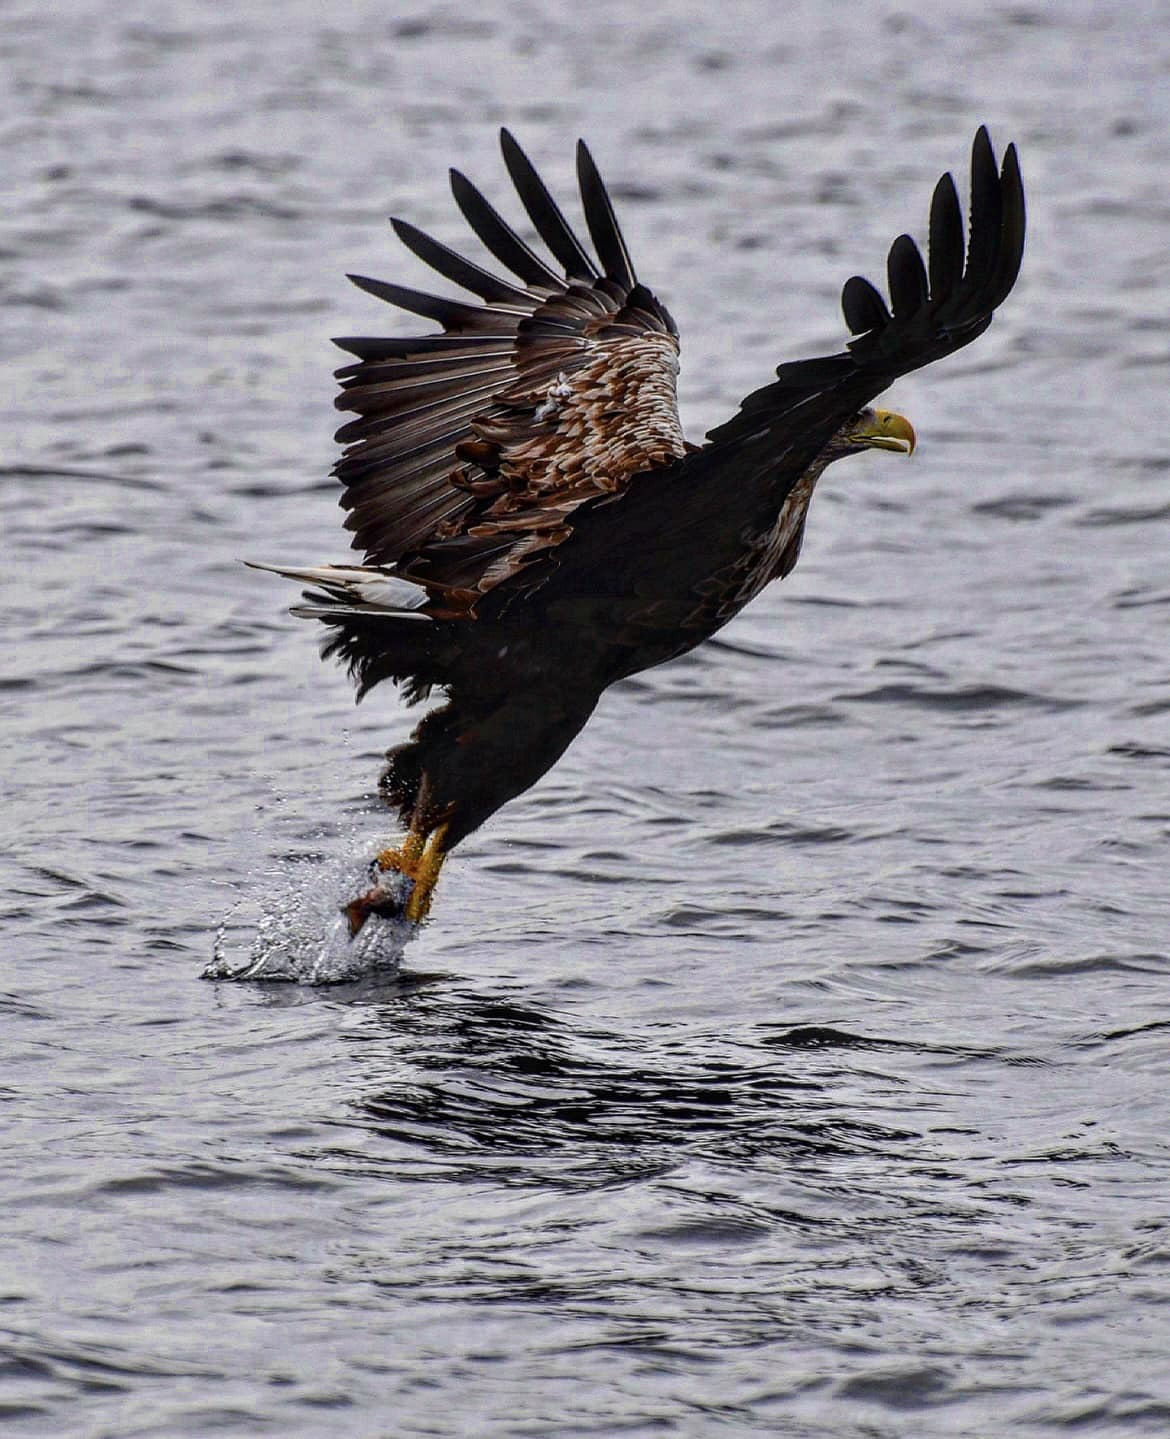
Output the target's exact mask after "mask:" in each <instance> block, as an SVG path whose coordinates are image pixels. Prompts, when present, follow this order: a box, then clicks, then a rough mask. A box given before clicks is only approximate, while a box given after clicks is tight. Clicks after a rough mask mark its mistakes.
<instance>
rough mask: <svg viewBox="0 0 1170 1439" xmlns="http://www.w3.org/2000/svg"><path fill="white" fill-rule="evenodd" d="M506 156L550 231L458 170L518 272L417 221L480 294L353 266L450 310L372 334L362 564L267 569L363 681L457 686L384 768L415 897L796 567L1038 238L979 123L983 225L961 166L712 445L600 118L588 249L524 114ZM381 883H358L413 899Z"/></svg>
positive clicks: (440, 262)
mask: <svg viewBox="0 0 1170 1439" xmlns="http://www.w3.org/2000/svg"><path fill="white" fill-rule="evenodd" d="M500 140H501V146H502V149H503V156H504V164H505V165H506V167H507V170H508V174H509V176H510V177H511V180H512V183H513V185H514V186H515V188H516V191H517V193H518V195H519V198H520V201H521V203H522V204H523V207H524V209H525V211H526V212H527V214H528V218H529V220H530V221H531V222H532V225H533V227H534V228H535V230H536V233H537V234H538V235H539V237H540V240H541V241H543V243H544V245H545V246H546V247H547V252H548V253H547V254H542V253H540V252H539V251H538V249H536V248H534V247H533V246H532V245H530V244H529V243H528V242H527V241H526V240H524V239H522V238H521V236H520V235H519V234H517V232H516V231H515V230H514V229H513V228H512V226H511V225H510V224H509V223H508V222H507V221H506V220H505V219H504V218H503V217H502V216H501V215H500V214H499V212H498V211H497V210H496V209H495V208H494V207H493V206H492V205H491V204H490V203H489V202H488V201H487V199H485V197H484V196H483V195H482V194H481V192H480V191H479V190H478V189H477V188H476V187H475V186H474V185H473V184H472V183H471V181H470V180H468V179H467V178H466V177H465V176H464V175H462V174H460V173H459V171H457V170H453V171H452V172H451V189H452V191H453V193H454V197H455V202H456V204H457V205H458V206H459V209H460V210H461V211H462V213H463V216H464V218H465V219H466V220H467V223H468V224H469V225H470V227H471V229H472V230H473V231H474V232H475V234H476V235H477V236H478V237H479V239H480V240H481V241H482V242H483V245H484V246H485V248H486V249H487V251H489V252H490V254H491V255H492V256H493V257H494V258H495V260H496V261H498V262H499V265H500V266H501V267H502V269H503V270H505V271H507V272H508V274H507V275H503V274H499V273H496V272H494V271H489V270H485V269H483V268H481V267H480V266H479V265H477V264H474V263H472V262H471V261H470V260H467V259H465V258H463V256H461V255H459V254H457V253H456V252H455V251H454V250H451V249H449V248H448V247H447V246H446V245H444V244H441V243H440V242H439V241H438V240H435V239H433V238H432V237H431V236H430V235H427V234H425V233H424V232H423V231H422V230H419V229H416V228H415V226H413V225H411V224H408V223H407V222H406V221H403V220H393V221H392V222H391V223H392V224H393V226H394V230H395V233H396V234H397V236H398V238H399V239H400V240H401V241H402V243H403V244H404V245H406V247H407V248H408V249H410V250H412V251H413V252H414V254H415V255H417V256H418V257H419V258H420V259H421V260H423V261H425V263H426V264H428V265H430V266H431V267H432V268H433V269H435V270H436V271H437V272H438V273H439V274H440V275H441V276H442V277H443V278H444V279H446V280H449V281H451V282H452V283H453V284H454V285H457V286H460V287H461V288H462V289H463V290H464V291H466V292H468V294H467V296H465V297H464V298H460V299H448V298H445V297H440V296H436V295H430V294H423V293H420V292H419V291H416V290H411V289H406V288H404V287H402V286H401V285H392V284H386V283H384V282H383V281H381V280H371V279H367V278H365V277H364V276H360V275H353V276H351V277H350V278H351V279H352V280H353V282H354V283H355V284H356V285H357V286H358V287H359V288H360V289H362V290H365V291H368V292H369V293H370V294H371V295H373V296H375V297H376V298H377V299H379V300H385V301H386V302H387V303H389V304H391V305H394V306H397V307H398V308H399V309H401V310H406V311H409V312H410V313H411V314H414V315H421V316H423V317H425V318H426V319H428V320H432V321H435V322H437V324H438V325H440V326H441V327H442V333H441V334H438V333H436V334H429V335H425V336H422V337H411V338H402V339H382V338H366V337H360V338H359V337H350V338H345V339H340V340H338V341H337V344H338V345H339V346H340V347H341V348H342V349H343V350H345V351H347V352H348V353H349V354H351V355H352V356H354V362H353V363H352V364H348V365H346V366H345V367H344V368H343V369H341V370H338V372H337V377H338V379H339V380H340V382H341V393H340V394H339V395H338V397H337V402H336V403H337V407H338V408H339V409H341V410H344V411H350V412H352V413H353V415H354V416H355V418H353V419H351V420H350V421H349V422H348V423H347V424H345V425H344V426H343V427H342V428H341V429H340V430H339V431H338V433H337V439H338V440H339V441H340V442H341V443H342V444H343V445H344V449H343V452H342V455H341V458H340V459H339V460H338V462H337V464H336V466H335V470H334V473H335V474H336V477H337V479H338V480H339V481H340V483H341V485H342V491H343V492H342V496H341V505H342V506H343V508H344V509H345V510H346V511H347V512H348V514H347V518H346V521H345V527H346V529H348V530H350V531H352V535H353V539H352V546H353V548H354V549H356V550H358V551H360V553H361V555H362V557H363V559H362V563H361V564H353V565H321V566H316V567H311V568H294V567H289V566H284V565H281V566H261V567H260V568H271V569H274V570H275V571H276V572H277V573H278V574H281V575H285V576H286V577H288V578H290V579H293V580H298V581H301V582H302V583H307V584H309V585H311V586H312V587H313V588H312V589H311V590H310V591H307V592H306V593H305V596H304V603H302V604H299V605H297V606H295V607H294V609H293V611H292V612H293V614H295V615H299V616H303V617H305V618H308V619H314V620H319V621H321V622H322V623H324V624H325V625H326V626H327V627H328V634H327V635H326V637H325V640H324V641H323V644H322V654H323V655H324V656H334V657H336V658H338V659H340V660H341V661H343V662H344V663H345V664H346V665H347V666H348V668H349V673H350V675H351V676H352V678H353V680H354V683H355V685H356V688H357V697H358V699H361V698H362V696H363V695H365V694H366V693H367V692H368V691H369V690H370V689H372V688H373V686H374V685H376V684H380V683H381V682H382V681H383V680H392V681H393V682H394V683H395V684H398V685H401V686H402V687H403V690H404V693H405V697H406V699H407V700H408V701H409V702H411V703H414V702H417V701H420V700H424V699H425V698H426V697H427V696H428V695H429V694H430V693H431V691H432V690H435V689H437V690H439V691H440V692H441V693H442V694H443V696H444V697H445V698H444V703H442V704H441V705H439V706H438V707H437V708H434V709H432V710H431V711H430V712H429V713H428V714H426V716H425V717H424V718H423V720H422V722H421V723H420V724H419V725H418V726H417V728H416V729H415V730H414V732H413V734H412V735H411V737H410V739H409V740H408V741H407V742H406V743H404V744H401V745H399V746H397V748H395V749H393V750H391V751H390V752H389V754H388V756H387V760H388V763H387V766H386V769H385V771H384V773H383V775H382V778H381V785H380V787H381V791H382V794H383V795H384V797H385V799H386V800H387V802H388V803H389V804H390V805H391V806H392V807H393V808H395V809H396V810H397V811H398V813H399V815H400V817H401V819H402V821H403V823H404V825H405V826H406V829H407V834H406V837H405V839H404V841H403V842H402V843H401V845H400V846H399V847H398V848H396V849H391V850H385V851H383V852H382V853H381V854H379V855H378V856H377V858H376V859H375V861H374V864H373V866H372V871H371V874H372V878H373V879H374V880H378V879H379V878H380V877H381V878H383V879H385V878H388V877H389V875H390V873H391V872H397V873H398V874H401V875H405V876H406V877H407V879H408V880H410V881H411V882H412V883H411V885H410V886H409V887H408V888H407V893H408V898H407V899H406V902H405V915H406V917H407V918H408V919H411V920H415V921H417V920H421V919H422V918H424V917H425V916H426V914H427V912H428V909H429V906H430V900H431V892H432V890H433V888H434V885H435V881H436V879H437V878H438V874H439V869H440V867H441V865H442V862H443V859H444V857H445V856H446V855H447V854H448V853H449V852H450V851H451V850H452V849H453V848H454V847H455V846H456V845H457V844H458V843H459V842H460V840H462V839H464V838H465V837H466V836H467V835H469V834H470V833H471V832H472V831H473V830H475V829H477V828H478V827H479V826H480V825H481V824H483V822H484V821H485V820H486V819H487V818H488V817H489V816H490V815H492V814H494V813H495V811H496V810H497V809H499V808H500V806H501V805H503V804H506V803H507V802H508V800H510V799H514V798H515V797H516V796H517V795H518V794H521V793H523V791H524V790H526V789H528V787H529V786H530V785H532V784H535V782H536V781H537V780H538V779H539V778H540V777H541V776H542V775H543V774H544V773H545V772H546V771H547V770H548V769H549V768H551V766H552V765H554V764H555V763H556V762H557V760H558V759H559V758H560V757H561V755H562V754H563V753H564V751H565V749H566V748H567V747H568V745H569V744H570V743H571V742H572V740H573V738H574V737H575V736H576V735H577V734H578V733H579V732H580V730H581V728H582V727H583V726H584V725H585V723H586V721H587V720H588V719H589V716H590V715H591V714H592V713H593V709H594V707H595V706H596V704H597V701H598V699H599V698H600V696H601V694H602V693H603V691H605V690H606V689H607V688H608V687H609V686H610V685H612V684H614V683H615V682H616V681H618V680H620V679H624V678H626V677H627V676H629V675H633V674H637V673H638V672H639V671H640V670H645V669H649V668H650V667H651V666H652V665H659V664H662V663H664V662H665V661H666V660H670V659H674V658H676V657H677V656H678V655H681V654H685V653H686V652H687V651H688V650H690V649H692V648H693V647H694V646H695V645H697V644H699V643H700V641H702V640H705V639H706V638H707V637H708V636H709V635H712V634H714V633H715V631H716V630H718V629H719V628H720V627H721V626H722V625H725V624H726V623H727V621H728V620H730V619H731V618H732V616H733V615H735V614H736V613H737V612H738V611H739V610H740V609H742V608H743V606H744V605H746V604H747V603H748V601H749V600H751V599H753V598H754V597H755V596H756V595H758V594H759V592H760V591H761V590H762V589H763V588H764V586H765V585H766V584H768V583H769V582H770V581H771V580H777V579H783V577H784V576H785V575H787V574H788V573H789V571H790V570H791V569H792V567H793V566H794V565H795V564H796V561H797V558H798V557H799V555H800V547H801V541H802V539H803V535H804V525H805V518H806V516H807V513H808V507H809V501H810V500H811V499H812V494H813V490H814V489H815V487H816V484H817V481H818V480H819V479H820V477H821V474H822V472H823V471H824V470H825V468H826V466H828V465H830V464H832V463H834V461H836V460H840V459H844V458H845V456H846V455H852V454H858V453H860V452H861V451H863V450H871V449H877V450H889V451H893V452H897V453H902V454H908V453H910V452H911V451H912V450H913V449H914V443H915V438H914V431H913V429H912V428H911V426H910V423H909V421H908V420H906V419H905V418H904V417H903V416H901V415H897V414H892V413H890V412H888V411H884V410H877V409H872V408H870V402H871V401H872V400H874V399H875V398H876V397H877V396H878V395H880V394H881V393H882V391H883V390H885V389H886V388H887V387H888V386H889V385H890V384H891V382H892V381H894V380H896V379H897V378H898V376H899V375H904V374H907V373H908V372H909V371H911V370H916V369H919V368H920V367H921V366H923V365H928V364H930V363H931V362H932V361H934V360H939V359H942V358H943V356H945V355H949V354H951V353H952V352H953V351H955V350H958V349H961V348H962V347H963V346H964V345H969V344H970V343H971V341H972V340H974V339H975V338H976V337H977V336H979V335H981V334H982V333H983V331H984V330H985V329H986V328H987V327H988V325H989V324H990V323H991V317H992V313H993V311H994V310H995V309H996V307H997V306H998V305H999V304H1000V303H1001V302H1002V301H1003V299H1004V298H1005V296H1006V295H1007V294H1008V292H1009V291H1010V290H1011V288H1012V286H1013V284H1014V283H1015V280H1016V276H1017V274H1018V272H1019V267H1020V260H1021V256H1022V253H1023V246H1024V194H1023V187H1022V185H1021V181H1020V170H1019V164H1018V162H1017V159H1016V152H1015V147H1014V146H1009V147H1008V149H1007V151H1006V153H1005V155H1004V158H1003V164H1002V166H998V165H997V164H996V160H995V156H994V153H993V151H992V146H991V142H990V140H989V138H988V135H987V131H986V129H984V128H981V129H980V130H979V131H978V133H977V134H976V136H975V142H974V145H973V148H972V152H971V200H970V206H969V216H968V228H967V232H966V234H964V227H963V219H962V215H961V212H960V207H959V198H958V195H957V193H956V189H955V183H954V180H953V179H952V178H951V176H950V175H949V174H946V175H943V177H942V178H941V179H940V180H939V182H938V184H937V186H936V187H935V191H934V197H933V200H932V202H931V207H930V239H929V246H928V259H927V260H926V262H925V263H924V261H923V258H922V255H921V253H920V251H919V249H918V247H917V245H916V244H915V243H914V241H913V240H912V239H911V238H910V237H909V235H900V236H899V237H898V238H897V239H896V240H895V241H894V243H893V245H892V246H891V247H890V251H889V260H888V281H889V302H888V303H887V301H886V299H885V298H883V296H882V295H881V293H880V292H879V291H878V290H877V289H876V288H875V287H874V286H873V285H872V284H870V283H869V281H868V280H864V279H862V278H860V277H859V276H854V277H853V278H852V279H850V280H847V281H846V283H845V287H844V290H843V291H842V295H841V304H842V308H843V310H844V315H845V322H846V324H847V325H848V327H849V330H850V332H851V334H852V336H853V338H852V339H850V340H849V341H848V343H847V345H846V348H845V349H844V350H842V351H841V352H840V353H838V354H833V355H825V356H817V357H816V358H813V359H804V360H794V361H790V362H788V363H785V364H782V365H781V366H780V367H779V369H778V370H777V371H776V378H775V380H773V381H772V383H771V384H768V385H765V386H764V387H763V388H762V389H759V390H756V391H754V392H753V393H752V394H750V395H748V396H747V398H746V399H745V400H744V401H743V402H742V404H741V405H740V408H739V411H738V413H737V414H735V415H734V416H733V417H732V418H731V419H730V420H728V421H727V422H726V423H725V424H722V425H719V426H718V427H717V428H715V429H713V430H711V431H710V432H709V433H708V435H707V437H706V443H705V444H702V445H694V444H690V443H688V442H687V441H686V440H685V439H684V438H683V432H682V428H681V426H680V424H679V418H678V407H677V399H676V379H677V375H678V368H679V358H678V357H679V345H678V331H677V329H676V328H675V324H674V321H673V320H672V319H671V316H670V313H669V311H668V310H667V309H666V307H665V306H664V305H663V304H662V302H661V301H660V300H659V299H658V298H657V296H656V295H655V294H654V293H653V292H652V291H651V290H649V289H648V288H647V287H646V286H645V285H644V284H642V283H641V282H640V281H639V280H638V279H637V277H636V275H635V273H634V267H633V263H632V261H631V259H630V254H629V251H628V250H627V248H626V243H625V240H624V239H623V238H622V232H621V230H620V229H619V228H618V223H617V219H616V216H615V215H614V210H613V205H612V204H611V202H610V198H609V195H608V194H607V192H606V189H605V186H604V185H603V183H602V180H601V177H600V175H599V174H598V172H597V167H596V166H595V165H594V162H593V158H592V156H591V155H590V153H589V150H588V149H587V148H586V146H585V144H584V143H583V142H579V143H578V145H577V176H578V181H579V184H580V190H581V201H582V206H583V209H584V214H585V222H586V225H587V227H588V231H589V238H590V240H591V241H592V247H593V253H591V252H590V250H589V248H588V247H587V246H586V245H585V244H584V243H583V242H582V240H581V239H580V238H579V237H578V235H576V234H575V233H574V231H573V230H572V228H571V227H570V226H569V224H568V222H567V221H566V219H565V217H564V215H563V214H562V213H561V210H560V208H559V207H558V205H557V203H556V201H555V200H554V199H553V197H552V195H551V194H550V193H549V191H548V189H547V188H546V186H545V185H544V182H543V181H542V180H541V179H540V177H539V175H538V174H537V172H536V170H535V169H534V168H533V165H532V163H531V161H530V160H529V159H528V157H527V156H526V155H525V153H524V151H523V150H522V149H521V148H520V146H519V145H518V144H517V143H516V141H515V139H513V137H512V136H511V135H510V134H509V133H508V131H507V130H504V131H503V132H502V133H501V136H500ZM403 889H404V886H402V885H401V883H399V885H398V887H397V890H396V891H392V890H391V889H383V888H381V887H380V886H379V884H378V883H375V884H374V886H373V887H372V888H371V889H370V890H369V892H368V893H366V894H363V895H361V896H359V897H358V898H356V899H354V900H353V901H352V902H351V903H350V904H349V905H348V906H347V907H346V914H347V915H348V918H349V927H350V932H351V933H353V934H356V933H357V931H358V930H359V929H360V928H361V926H362V925H363V923H364V922H365V920H366V918H367V917H368V915H369V914H371V913H379V914H390V913H396V912H400V911H399V910H398V908H397V906H398V905H399V903H400V901H398V900H396V899H392V898H391V897H390V895H391V893H392V892H397V893H401V892H402V891H403Z"/></svg>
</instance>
